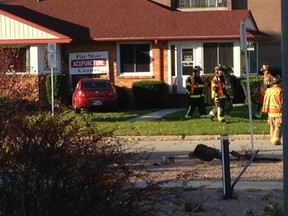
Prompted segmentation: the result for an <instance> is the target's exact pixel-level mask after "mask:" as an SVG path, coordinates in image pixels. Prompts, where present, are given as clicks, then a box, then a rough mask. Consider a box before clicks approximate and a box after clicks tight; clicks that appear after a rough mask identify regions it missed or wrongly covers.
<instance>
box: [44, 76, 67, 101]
mask: <svg viewBox="0 0 288 216" xmlns="http://www.w3.org/2000/svg"><path fill="white" fill-rule="evenodd" d="M45 84H46V96H47V100H48V102H49V103H50V104H51V75H47V76H46V83H45ZM53 84H54V89H53V90H54V100H55V104H59V103H64V104H67V103H68V100H69V98H68V95H69V91H67V77H66V75H65V74H54V79H53Z"/></svg>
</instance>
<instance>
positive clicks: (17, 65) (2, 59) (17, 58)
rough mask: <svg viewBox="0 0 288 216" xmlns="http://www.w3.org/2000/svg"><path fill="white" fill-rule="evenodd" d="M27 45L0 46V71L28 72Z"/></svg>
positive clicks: (28, 55) (28, 54)
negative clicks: (15, 46) (14, 46)
mask: <svg viewBox="0 0 288 216" xmlns="http://www.w3.org/2000/svg"><path fill="white" fill-rule="evenodd" d="M29 69H30V52H29V47H17V48H0V71H1V72H4V73H7V72H8V73H20V72H22V73H23V72H29Z"/></svg>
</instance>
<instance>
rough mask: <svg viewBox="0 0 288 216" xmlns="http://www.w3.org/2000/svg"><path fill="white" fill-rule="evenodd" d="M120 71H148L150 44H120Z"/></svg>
mask: <svg viewBox="0 0 288 216" xmlns="http://www.w3.org/2000/svg"><path fill="white" fill-rule="evenodd" d="M119 48H120V50H119V51H120V73H148V72H149V73H150V65H151V57H150V50H151V48H150V44H120V46H119Z"/></svg>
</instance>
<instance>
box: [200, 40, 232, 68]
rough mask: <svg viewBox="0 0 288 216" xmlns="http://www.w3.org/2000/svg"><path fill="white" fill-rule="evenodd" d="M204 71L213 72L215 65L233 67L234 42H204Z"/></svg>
mask: <svg viewBox="0 0 288 216" xmlns="http://www.w3.org/2000/svg"><path fill="white" fill-rule="evenodd" d="M203 46H204V72H205V73H212V71H213V69H214V67H215V65H217V64H224V65H231V66H232V67H233V43H204V45H203Z"/></svg>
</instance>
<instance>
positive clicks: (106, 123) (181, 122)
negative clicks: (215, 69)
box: [70, 106, 269, 136]
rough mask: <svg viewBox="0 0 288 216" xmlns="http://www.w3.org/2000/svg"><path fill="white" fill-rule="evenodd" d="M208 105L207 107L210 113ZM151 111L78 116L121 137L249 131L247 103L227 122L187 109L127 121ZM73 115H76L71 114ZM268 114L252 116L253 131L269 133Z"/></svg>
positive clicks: (104, 130)
mask: <svg viewBox="0 0 288 216" xmlns="http://www.w3.org/2000/svg"><path fill="white" fill-rule="evenodd" d="M208 110H209V108H207V113H208ZM150 111H151V112H152V111H155V110H149V111H147V110H146V111H145V110H144V111H143V110H142V111H139V110H138V111H129V112H109V113H105V112H82V113H81V114H78V115H76V116H75V117H76V120H77V121H78V123H79V124H89V125H91V126H93V127H96V128H97V129H98V130H99V132H105V133H106V132H111V133H112V134H113V135H118V136H126V135H127V136H132V135H134V136H135V135H137V136H152V135H219V134H228V135H230V134H249V133H250V124H249V113H248V107H247V106H237V107H234V108H233V111H232V114H231V116H226V121H227V123H226V124H223V123H220V122H218V121H216V120H214V121H210V120H209V119H207V118H199V117H198V110H195V112H194V115H193V118H192V119H189V120H185V119H184V118H183V117H184V115H185V110H181V111H178V112H176V113H173V114H170V115H167V116H165V117H164V118H163V119H159V120H154V121H137V122H129V121H128V120H129V119H131V118H134V117H137V116H140V115H143V114H145V113H147V112H150ZM70 115H74V114H72V113H70ZM266 118H267V116H265V115H263V116H262V118H261V119H253V121H252V125H253V133H254V134H269V126H268V124H267V121H266Z"/></svg>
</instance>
